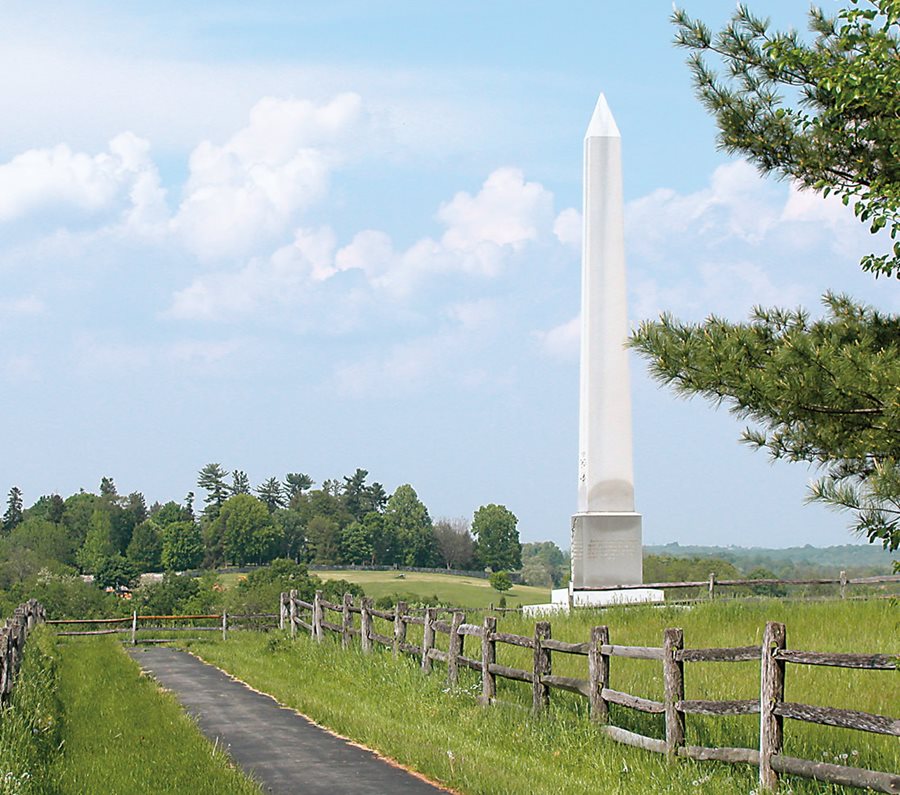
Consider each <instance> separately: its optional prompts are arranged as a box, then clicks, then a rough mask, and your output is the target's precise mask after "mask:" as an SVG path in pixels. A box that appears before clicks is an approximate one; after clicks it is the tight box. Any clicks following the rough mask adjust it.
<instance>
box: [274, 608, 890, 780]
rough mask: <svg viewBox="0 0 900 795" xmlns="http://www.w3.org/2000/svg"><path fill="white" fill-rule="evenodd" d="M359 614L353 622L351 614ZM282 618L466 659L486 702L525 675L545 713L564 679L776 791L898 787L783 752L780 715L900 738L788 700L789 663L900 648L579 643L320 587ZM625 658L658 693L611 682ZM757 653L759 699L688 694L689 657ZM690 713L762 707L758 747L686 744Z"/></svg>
mask: <svg viewBox="0 0 900 795" xmlns="http://www.w3.org/2000/svg"><path fill="white" fill-rule="evenodd" d="M328 611H330V612H331V613H340V616H341V620H340V622H338V621H330V620H328V619H327V618H326V615H329V613H328ZM356 615H358V616H359V624H358V625H357V624H356V621H355V618H354V617H355V616H356ZM373 618H380V619H382V620H384V621H390V622H392V623H393V632H392V633H391V634H390V635H385V634H382V633H379V632H377V631H376V630H375V629H374V624H373ZM409 624H416V625H420V626H422V643H421V645H417V644H413V643H409V642H407V638H406V631H407V627H408V625H409ZM279 626H280V627H281V628H282V629H286V630H288V631H289V632H290V634H291V637H294V636H296V634H297V631H298V628H302V629H305V630H306V631H307V632H309V634H310V636H311V637H312V638H313V639H314V640H316V641H317V642H321V641H322V640H323V639H324V637H325V633H326V632H329V631H330V632H332V633H334V634H335V635H340V637H341V643H342V645H343V646H344V647H345V648H347V647H349V646H350V645H351V643H352V642H353V638H356V637H358V638H359V639H360V647H361V648H362V650H363V651H365V652H371V651H372V649H373V648H375V646H376V645H379V646H383V647H387V648H390V649H391V650H392V653H393V654H394V656H395V657H396V656H398V655H400V654H407V655H411V656H414V657H416V658H417V659H418V660H419V664H420V665H421V668H422V670H423V671H425V672H426V673H427V672H430V671H431V670H432V668H433V663H434V662H435V661H438V662H441V663H445V664H446V666H447V678H448V681H449V683H450V685H451V686H455V685H456V684H457V683H458V679H459V669H460V667H465V668H470V669H472V670H475V671H478V672H479V673H480V674H481V697H480V701H481V702H482V703H483V704H485V705H489V704H492V703H494V701H495V700H496V697H497V677H501V678H505V679H511V680H514V681H520V682H526V683H528V684H530V685H531V690H532V709H533V710H534V711H535V712H541V711H543V710H544V709H546V708H547V706H548V705H549V703H550V691H551V689H552V688H559V689H562V690H566V691H569V692H572V693H576V694H578V695H581V696H583V697H585V698H587V699H588V702H589V706H590V716H591V719H592V720H594V721H596V722H597V723H599V724H602V725H603V731H604V733H605V734H607V736H609V737H610V738H611V739H613V740H615V741H617V742H620V743H624V744H626V745H630V746H634V747H637V748H642V749H645V750H648V751H653V752H655V753H660V754H666V755H667V756H669V757H670V758H676V757H684V758H688V759H694V760H700V761H703V760H715V761H720V762H728V763H732V764H748V765H753V766H754V767H758V768H759V781H760V788H761V789H762V790H774V789H777V786H778V775H779V774H780V773H782V774H790V775H796V776H803V777H806V778H812V779H816V780H818V781H822V782H826V783H834V784H839V785H843V786H852V787H863V788H869V789H872V790H875V791H877V792H887V793H900V774H896V773H888V772H881V771H875V770H866V769H863V768H858V767H850V766H846V765H836V764H828V763H824V762H814V761H810V760H806V759H797V758H793V757H789V756H785V755H784V753H783V747H784V719H785V718H789V719H791V720H800V721H806V722H810V723H816V724H820V725H825V726H837V727H841V728H845V729H855V730H858V731H866V732H874V733H878V734H887V735H892V736H895V737H900V719H897V718H892V717H887V716H883V715H873V714H869V713H865V712H858V711H855V710H846V709H835V708H832V707H822V706H814V705H811V704H795V703H792V702H788V701H785V699H784V689H785V677H786V671H787V666H788V665H790V664H802V665H813V666H816V665H819V666H832V667H840V668H855V669H865V670H872V671H876V670H882V671H884V670H896V669H897V668H898V662H900V655H896V654H836V653H828V652H814V651H799V650H793V649H788V648H787V643H786V629H785V626H784V624H779V623H776V622H769V623H768V624H767V625H766V628H765V635H764V638H763V642H762V644H761V645H759V646H739V647H732V648H698V649H686V648H684V634H683V632H682V630H681V629H677V628H669V629H666V630H664V631H663V636H662V639H661V640H662V645H661V646H659V647H650V646H627V645H619V644H614V643H612V642H611V641H610V632H609V628H608V627H606V626H598V627H593V628H592V630H591V636H590V640H589V641H587V642H582V643H572V642H568V641H561V640H554V639H553V638H552V637H551V626H550V623H549V622H547V621H539V622H537V623H536V624H535V626H534V634H533V635H532V636H525V635H516V634H512V633H508V632H498V631H497V618H496V617H495V616H484V617H483V620H482V623H481V624H472V623H467V622H466V616H465V613H464V612H463V611H454V612H453V614H452V618H451V620H450V621H445V620H442V619H439V618H438V610H437V609H436V608H431V607H429V608H426V609H425V612H424V616H414V615H410V614H409V613H408V611H407V606H406V605H405V604H404V603H403V602H400V603H398V604H397V606H396V607H395V608H394V609H393V610H376V609H375V608H374V607H373V606H372V600H371V599H367V598H364V599H361V600H360V602H359V604H354V603H353V599H352V597H351V595H350V594H345V595H344V598H343V601H342V603H341V604H334V603H332V602H328V601H326V600H325V599H324V598H323V597H322V592H321V591H317V592H316V595H315V597H314V599H313V601H312V602H306V601H303V600H302V599H300V598H298V596H297V592H296V591H291V592H289V593H283V594H281V600H280V605H279ZM438 633H441V634H444V635H448V636H449V641H448V646H447V650H446V651H444V650H442V649H439V648H437V646H436V644H435V639H436V635H437V634H438ZM467 637H475V638H478V639H479V642H480V648H479V652H480V653H479V654H478V656H477V657H467V656H466V655H465V640H466V638H467ZM498 644H507V645H512V646H517V647H520V648H526V649H530V650H531V651H532V665H531V668H530V670H525V669H519V668H513V667H510V666H506V665H500V664H499V663H497V645H498ZM555 654H570V655H578V656H581V657H586V658H587V676H586V678H577V677H571V676H558V675H555V674H554V673H553V666H552V660H553V655H555ZM613 657H624V658H629V659H637V660H650V661H653V662H657V663H659V664H660V665H661V667H662V680H663V691H664V692H663V694H662V700H659V701H657V700H653V699H648V698H644V697H641V696H636V695H632V694H630V693H624V692H621V691H618V690H615V689H613V688H612V687H611V686H610V659H611V658H613ZM756 660H758V661H759V664H760V690H759V698H755V699H742V700H714V699H703V700H698V699H686V698H685V686H684V666H685V663H689V664H690V663H696V662H704V663H730V662H747V661H756ZM610 704H616V705H619V706H622V707H627V708H629V709H634V710H638V711H640V712H645V713H650V714H658V715H663V716H664V720H665V737H664V738H656V737H648V736H646V735H643V734H638V733H636V732H632V731H628V730H626V729H623V728H621V727H618V726H613V725H611V724H610V723H609V720H610V718H609V716H610V709H609V705H610ZM688 715H708V716H726V715H759V727H760V734H759V736H760V744H759V748H708V747H705V746H694V745H687V744H686V742H685V728H686V718H687V716H688Z"/></svg>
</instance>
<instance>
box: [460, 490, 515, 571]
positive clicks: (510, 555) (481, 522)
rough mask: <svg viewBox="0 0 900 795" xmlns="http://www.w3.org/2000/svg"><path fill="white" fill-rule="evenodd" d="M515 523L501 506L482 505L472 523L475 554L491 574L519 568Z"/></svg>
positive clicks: (505, 508)
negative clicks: (489, 569)
mask: <svg viewBox="0 0 900 795" xmlns="http://www.w3.org/2000/svg"><path fill="white" fill-rule="evenodd" d="M518 522H519V520H518V519H517V518H516V515H515V514H514V513H513V512H512V511H511V510H509V508H507V507H506V506H505V505H495V504H493V503H491V504H490V505H482V506H481V507H480V508H479V509H478V510H477V511H475V516H474V517H473V519H472V535H473V536H475V538H476V542H475V554H476V555H477V557H478V559H479V560H480V561H481V562H482V564H483V565H485V566H490V567H491V568H492V569H493V570H494V571H500V570H502V569H509V570H513V569H518V568H520V567H521V565H522V545H521V544H520V543H519V531H518V530H516V525H517V524H518Z"/></svg>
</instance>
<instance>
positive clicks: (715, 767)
mask: <svg viewBox="0 0 900 795" xmlns="http://www.w3.org/2000/svg"><path fill="white" fill-rule="evenodd" d="M473 618H474V620H478V619H477V618H475V617H474V616H473ZM767 620H780V621H784V622H785V623H786V624H787V635H788V646H789V648H803V649H808V650H815V651H858V652H866V651H868V652H882V653H883V652H891V651H894V650H895V646H896V640H895V639H896V638H897V637H898V632H897V630H898V616H897V609H896V607H895V606H892V605H891V604H890V603H888V602H886V601H881V602H876V601H872V602H855V601H854V602H849V601H848V602H830V603H815V604H802V603H799V604H798V603H784V602H778V601H770V602H760V603H753V604H747V603H719V604H715V603H714V604H711V605H698V606H696V607H694V608H691V609H684V608H681V609H678V608H662V609H660V608H630V609H615V610H608V611H604V612H592V611H585V612H581V611H579V612H576V613H574V614H573V615H571V616H556V617H554V618H553V619H552V626H553V636H554V637H555V638H559V639H565V640H572V641H576V640H577V641H581V640H586V639H587V637H588V633H589V628H590V627H591V626H592V625H597V624H608V625H609V626H610V635H611V638H612V640H613V642H614V643H620V644H640V645H661V635H662V629H663V628H664V627H667V626H680V627H683V628H684V631H685V643H686V646H688V647H695V648H696V647H700V646H726V645H750V644H753V643H757V642H759V640H760V638H761V632H762V628H763V626H764V624H765V622H766V621H767ZM499 623H500V628H501V629H502V630H504V631H509V632H517V633H520V634H528V635H530V634H531V633H532V628H533V622H532V621H529V620H526V619H524V618H523V617H521V616H509V617H506V618H503V619H502V620H501V621H500V622H499ZM376 630H377V631H380V632H385V630H386V626H377V627H376ZM416 630H418V631H419V632H420V631H421V630H420V628H417V627H414V626H410V640H412V641H413V642H415V641H416V640H417V638H416ZM438 637H439V638H442V639H443V645H444V647H446V636H442V635H439V636H438ZM469 643H471V644H472V645H471V646H467V653H468V654H469V655H470V656H475V657H477V656H478V652H477V643H476V640H475V639H473V638H470V639H468V640H467V644H469ZM499 648H500V649H502V650H501V651H500V652H499V654H498V656H499V660H498V661H499V662H501V663H504V664H507V665H514V666H516V667H521V668H526V669H527V668H530V653H529V652H528V651H527V650H522V649H516V648H514V647H508V646H503V647H499ZM193 649H194V650H195V651H197V652H198V653H199V654H201V656H203V657H204V658H206V659H207V660H209V661H210V662H212V663H214V664H216V665H219V666H221V667H222V668H224V669H225V670H227V671H229V672H230V673H232V674H233V675H235V676H237V677H238V678H240V679H242V680H244V681H246V682H248V683H249V684H251V685H252V686H253V687H256V688H258V689H260V690H263V691H265V692H267V693H270V694H272V695H274V696H275V697H276V698H277V699H278V700H279V701H281V702H282V703H284V704H286V705H288V706H291V707H294V708H296V709H298V710H299V711H301V712H303V713H304V714H306V715H309V716H310V717H312V718H313V719H314V720H316V721H318V722H320V723H322V724H324V725H326V726H328V727H329V728H331V729H333V730H335V731H337V732H339V733H341V734H344V735H346V736H349V737H351V738H353V739H354V740H357V741H359V742H362V743H364V744H366V745H368V746H370V747H373V748H376V749H378V750H379V751H381V752H382V753H384V754H386V755H388V756H390V757H392V758H394V759H397V760H398V761H400V762H401V763H403V764H406V765H409V766H411V767H413V768H415V769H417V770H419V771H421V772H422V773H424V774H426V775H428V776H430V777H432V778H434V779H437V780H439V781H442V782H445V783H447V784H449V785H450V786H452V787H454V788H457V789H458V790H460V791H461V792H465V793H539V792H553V793H588V792H592V793H597V792H601V793H606V792H610V793H614V792H615V793H618V792H621V793H635V792H666V793H681V792H684V793H688V792H690V793H693V792H696V791H698V790H700V791H702V792H704V793H733V792H745V793H746V792H750V791H751V790H753V789H755V787H756V777H757V772H756V770H755V768H751V767H747V766H731V765H725V764H718V763H710V762H707V763H696V762H689V761H686V760H680V761H678V762H677V763H675V764H671V765H670V764H669V763H667V762H666V760H665V759H664V758H662V757H660V756H658V755H656V754H652V753H650V752H645V751H640V750H637V749H631V748H627V747H625V746H621V745H618V744H616V743H613V742H612V741H610V740H608V739H607V738H606V737H604V736H603V735H602V734H601V733H600V731H599V730H598V729H597V728H596V727H595V726H593V725H591V723H590V722H589V721H588V719H587V714H586V713H587V710H586V704H585V702H584V700H583V699H580V698H578V697H576V696H572V695H570V694H566V693H560V691H558V690H554V691H553V696H552V705H551V710H550V712H549V714H547V715H546V716H544V717H541V718H537V719H536V718H533V717H532V716H531V715H530V713H529V711H528V709H527V705H528V704H530V698H531V692H530V686H529V685H523V684H520V683H515V682H509V681H506V680H499V682H498V684H499V691H498V696H499V698H500V699H501V700H502V702H503V703H502V704H500V705H497V706H494V707H491V708H482V707H480V706H478V705H477V703H476V701H475V696H476V695H477V693H478V692H479V690H480V684H479V679H478V676H477V675H476V674H474V673H473V672H469V671H463V672H461V675H462V679H461V686H460V688H458V689H457V690H455V691H453V692H450V691H449V690H448V689H447V688H446V685H445V677H444V673H443V672H444V666H443V665H442V664H440V663H435V673H434V674H432V675H431V676H427V677H426V676H423V675H422V674H421V673H420V671H419V670H418V666H417V663H416V661H414V660H409V659H403V660H401V661H398V662H394V661H393V660H391V659H390V657H389V655H387V654H384V653H376V654H373V655H370V656H364V655H362V654H361V653H360V652H358V651H356V650H353V651H343V650H341V648H340V646H339V644H337V643H335V642H331V641H328V642H325V643H323V644H321V645H318V644H315V643H313V642H311V641H310V640H309V639H308V638H307V637H305V636H301V637H298V638H297V639H296V640H295V641H290V640H288V639H286V638H285V637H283V636H281V635H278V634H272V635H269V636H268V637H266V636H264V635H257V634H252V633H247V634H238V633H235V635H233V636H232V637H230V638H229V640H228V641H227V643H224V644H223V643H221V642H220V641H216V642H204V643H199V644H193ZM553 664H554V672H555V673H560V674H569V675H574V676H581V677H586V661H585V658H583V657H573V656H570V655H561V654H555V655H554V662H553ZM659 669H660V666H659V664H658V663H654V662H646V661H639V660H626V659H621V658H615V659H613V661H612V674H611V686H612V687H613V688H614V689H617V690H623V691H626V692H631V693H634V694H636V695H642V696H646V697H649V698H654V699H657V700H659V699H661V696H662V680H661V673H660V670H659ZM685 679H686V696H687V698H689V699H690V698H713V699H731V698H754V697H757V696H758V688H759V666H758V663H719V664H713V663H695V664H687V665H686V672H685ZM786 696H787V699H788V700H792V701H804V702H807V703H813V704H820V705H825V706H835V707H846V708H852V709H860V710H865V711H870V712H875V713H878V714H884V715H892V714H896V711H897V704H898V703H900V675H898V673H897V672H895V671H852V670H842V669H827V668H816V667H811V666H789V669H788V675H787V694H786ZM612 718H613V722H614V723H616V724H617V725H621V726H624V727H625V728H630V729H632V730H636V731H640V732H642V733H645V734H649V735H651V736H657V737H662V736H663V728H662V722H661V719H660V718H659V717H657V716H646V715H641V714H638V713H634V712H632V711H628V710H625V709H622V708H616V707H614V708H613V710H612ZM785 723H786V726H785V737H786V747H785V750H786V753H788V754H790V755H794V756H802V757H806V758H809V759H814V760H824V761H837V762H840V763H844V764H851V765H858V766H868V767H871V768H872V769H876V770H886V771H896V770H897V769H898V768H900V752H898V743H897V740H896V738H891V737H884V736H878V735H871V734H867V733H863V732H850V731H846V730H839V729H834V728H830V727H819V726H813V725H811V724H802V723H798V722H794V721H786V722H785ZM687 725H688V730H687V731H688V733H687V741H688V742H689V743H691V744H695V743H696V744H704V745H718V746H726V745H727V746H741V745H743V746H746V747H751V748H752V747H755V746H756V743H757V734H758V718H757V717H756V716H746V717H734V718H718V719H715V718H700V717H697V716H688V720H687ZM845 755H846V756H845ZM788 785H789V788H790V789H791V790H792V791H793V792H794V793H822V792H833V793H837V792H843V791H844V790H842V789H841V788H838V787H828V786H825V785H822V784H818V783H816V782H812V781H807V780H804V779H788ZM850 791H851V790H848V792H850Z"/></svg>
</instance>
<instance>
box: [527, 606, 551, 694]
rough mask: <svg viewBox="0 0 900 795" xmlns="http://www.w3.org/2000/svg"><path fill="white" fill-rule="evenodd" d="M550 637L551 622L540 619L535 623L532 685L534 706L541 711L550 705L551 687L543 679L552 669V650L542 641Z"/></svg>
mask: <svg viewBox="0 0 900 795" xmlns="http://www.w3.org/2000/svg"><path fill="white" fill-rule="evenodd" d="M549 637H550V622H549V621H538V622H537V623H536V624H535V625H534V669H533V677H534V678H533V680H532V685H531V697H532V708H533V709H534V711H535V712H541V711H542V710H544V709H546V708H547V707H548V706H549V705H550V687H549V686H548V685H546V684H544V682H543V681H542V678H543V677H544V676H548V675H549V674H550V671H551V663H550V650H549V649H545V648H543V646H542V645H541V641H542V640H545V639H548V638H549Z"/></svg>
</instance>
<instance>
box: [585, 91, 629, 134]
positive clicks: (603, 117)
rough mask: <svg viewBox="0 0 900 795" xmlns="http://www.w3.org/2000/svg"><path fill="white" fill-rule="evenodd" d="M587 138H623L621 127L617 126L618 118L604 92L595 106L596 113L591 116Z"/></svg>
mask: <svg viewBox="0 0 900 795" xmlns="http://www.w3.org/2000/svg"><path fill="white" fill-rule="evenodd" d="M584 137H585V138H621V135H620V134H619V128H618V127H617V126H616V120H615V119H614V118H613V115H612V111H610V109H609V105H607V104H606V97H605V96H603V94H601V95H600V98H599V99H598V100H597V104H596V105H595V106H594V114H593V115H592V116H591V123H590V124H588V128H587V132H586V133H585V134H584Z"/></svg>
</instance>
